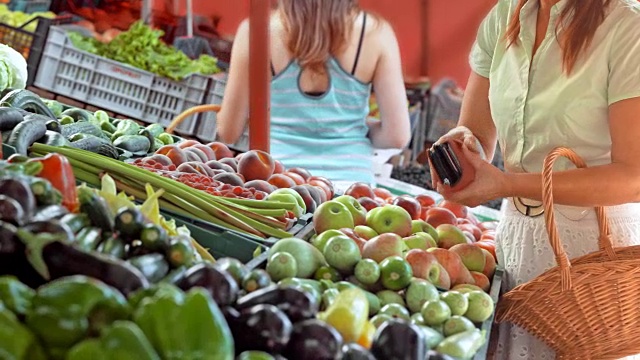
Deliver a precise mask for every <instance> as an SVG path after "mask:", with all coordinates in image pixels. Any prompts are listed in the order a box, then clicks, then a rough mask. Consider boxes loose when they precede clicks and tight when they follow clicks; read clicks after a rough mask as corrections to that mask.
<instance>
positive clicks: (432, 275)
mask: <svg viewBox="0 0 640 360" xmlns="http://www.w3.org/2000/svg"><path fill="white" fill-rule="evenodd" d="M346 193H347V194H353V195H363V194H367V195H370V196H371V198H374V199H375V198H379V199H381V200H379V202H376V201H375V200H371V203H368V202H367V201H362V199H365V200H366V198H364V197H360V199H356V198H354V197H353V196H351V195H342V196H339V197H337V198H335V199H333V200H330V201H327V202H325V203H323V204H322V205H320V206H319V207H318V208H317V209H316V211H315V213H314V217H313V227H314V229H315V235H313V236H312V237H311V238H310V239H309V241H308V242H307V241H304V240H301V239H295V238H293V239H283V240H280V241H278V242H277V243H276V244H275V245H274V246H273V247H272V248H271V249H270V251H269V254H268V260H267V264H266V271H267V272H268V273H269V275H270V276H271V277H272V279H274V280H277V281H279V283H280V284H294V285H298V286H301V287H302V288H304V289H306V290H307V291H308V292H309V293H311V294H312V295H313V296H314V297H315V298H317V299H321V306H322V308H324V309H327V311H329V309H331V307H332V304H333V302H334V301H335V299H336V297H338V296H340V295H341V294H342V293H343V292H344V291H345V290H348V289H353V288H356V289H359V290H360V291H361V293H362V294H363V295H364V296H362V299H364V300H365V303H366V304H365V305H363V307H364V308H366V309H367V311H368V313H367V316H368V317H367V318H365V320H366V321H365V320H362V321H360V320H358V318H356V316H357V315H356V314H355V313H354V312H351V313H341V314H340V316H336V317H329V319H331V320H329V322H330V323H331V324H332V325H334V326H335V327H336V328H337V329H338V330H339V331H341V332H342V335H343V336H347V337H350V338H352V339H360V341H361V343H363V344H365V345H366V344H367V343H366V339H367V334H372V333H373V332H374V331H375V328H378V329H381V328H382V326H384V325H385V324H387V323H388V322H389V321H391V320H395V321H400V322H402V323H406V324H409V323H411V324H413V325H415V326H417V329H419V330H420V332H421V334H422V335H421V337H420V338H421V339H423V341H424V342H425V343H426V344H427V346H428V347H429V348H431V349H436V350H437V351H438V352H439V353H442V354H447V355H450V356H454V357H456V358H463V359H466V358H470V357H471V356H473V355H474V354H475V353H476V352H477V350H478V349H479V348H480V347H481V346H482V345H483V344H484V343H485V336H484V334H483V333H482V332H481V331H480V330H479V329H478V328H477V326H479V325H480V324H481V323H482V322H483V321H485V320H487V319H489V318H490V317H491V315H492V313H493V310H494V306H495V304H494V303H493V300H492V298H491V297H490V296H489V295H488V294H487V292H488V291H489V289H490V280H489V279H491V278H492V277H493V273H494V271H495V268H496V261H495V254H494V253H493V245H492V244H491V245H490V244H489V242H492V241H493V240H491V238H492V236H493V232H494V230H493V228H494V227H495V225H496V224H495V223H494V222H487V223H478V222H477V220H475V218H474V217H473V215H471V213H470V212H468V210H467V208H466V207H464V206H461V205H458V204H453V203H450V202H443V203H441V204H439V205H436V204H435V202H434V200H433V199H431V198H430V197H428V196H427V195H423V196H419V197H418V199H415V198H411V197H408V196H401V197H395V198H394V197H392V196H390V194H387V193H386V190H383V189H375V193H374V190H373V189H371V188H369V187H368V186H366V185H364V184H354V185H353V186H352V187H351V188H349V189H348V190H347V191H346ZM376 193H377V194H378V195H379V196H376ZM387 195H389V197H388V198H386V199H385V198H383V197H386V196H387ZM367 198H368V197H367ZM371 198H369V199H371ZM359 200H360V201H361V202H363V203H365V204H366V205H371V207H370V210H369V211H367V209H366V208H365V207H363V206H362V205H361V202H359ZM387 202H389V203H387ZM421 203H422V204H424V206H423V205H422V204H421ZM393 204H396V205H393ZM423 208H424V210H423ZM407 209H408V210H409V211H407ZM452 210H453V211H452ZM423 219H424V220H423ZM481 229H484V230H481ZM481 239H482V241H478V240H481ZM353 301H355V300H353ZM354 308H355V309H357V308H358V307H355V306H354ZM396 326H397V325H396ZM403 345H406V344H403ZM401 348H402V347H400V349H401ZM414 349H415V347H411V346H408V345H406V347H405V351H409V352H410V351H414ZM390 351H391V350H390ZM397 351H400V350H397ZM387 356H392V355H391V354H390V353H387Z"/></svg>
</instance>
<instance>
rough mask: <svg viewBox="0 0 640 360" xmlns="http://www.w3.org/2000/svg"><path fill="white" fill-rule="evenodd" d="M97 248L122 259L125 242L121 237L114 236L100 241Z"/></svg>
mask: <svg viewBox="0 0 640 360" xmlns="http://www.w3.org/2000/svg"><path fill="white" fill-rule="evenodd" d="M97 250H98V252H101V253H103V254H105V255H111V256H113V257H117V258H118V259H122V258H124V254H125V243H124V241H122V240H121V239H119V238H117V237H113V236H112V237H109V238H107V239H106V240H104V241H103V242H102V243H100V245H98V249H97Z"/></svg>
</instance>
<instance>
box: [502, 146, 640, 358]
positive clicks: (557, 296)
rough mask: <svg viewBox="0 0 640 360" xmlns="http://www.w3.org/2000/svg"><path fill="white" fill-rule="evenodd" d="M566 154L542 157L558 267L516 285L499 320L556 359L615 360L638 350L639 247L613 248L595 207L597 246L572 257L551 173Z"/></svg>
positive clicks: (568, 152)
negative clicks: (563, 239)
mask: <svg viewBox="0 0 640 360" xmlns="http://www.w3.org/2000/svg"><path fill="white" fill-rule="evenodd" d="M560 156H564V157H567V158H569V159H570V160H571V161H572V162H573V163H574V164H576V165H577V166H578V167H581V168H582V167H585V166H586V165H585V163H584V162H583V161H582V159H580V157H578V155H577V154H575V153H574V152H573V151H572V150H569V149H567V148H557V149H555V150H553V151H552V152H551V153H550V154H549V155H548V156H547V158H546V159H545V162H544V169H543V174H542V176H543V203H544V208H545V212H544V214H545V222H546V226H547V232H548V234H549V241H550V243H551V246H552V248H553V252H554V254H555V255H556V261H557V263H558V266H557V267H554V268H553V269H550V270H548V271H546V272H545V273H543V274H542V275H540V276H538V277H536V278H535V279H533V280H531V281H529V282H527V283H525V284H522V285H519V286H517V287H516V288H514V289H513V290H511V291H509V292H508V293H506V294H505V295H504V296H503V297H502V299H501V300H500V304H499V306H498V310H497V317H496V319H497V321H498V322H504V321H509V322H512V323H514V324H516V325H518V326H520V327H522V328H523V329H525V330H527V331H528V332H529V333H531V334H532V335H534V336H536V337H537V338H539V339H540V340H542V341H544V342H545V343H546V344H547V345H548V346H549V347H551V348H552V349H554V350H555V351H556V354H557V358H558V359H583V360H584V359H598V360H605V359H619V358H622V357H624V356H629V355H634V354H638V353H640V341H638V337H639V336H640V301H639V300H638V296H640V246H629V247H623V248H616V249H614V248H613V246H612V244H611V239H610V232H609V224H608V220H607V217H606V213H605V209H604V208H602V207H597V208H596V214H597V218H598V225H599V230H600V239H599V246H600V250H599V251H597V252H594V253H591V254H588V255H585V256H581V257H579V258H576V259H572V260H571V261H570V260H569V259H568V257H567V254H566V252H565V251H564V249H563V247H562V244H561V242H560V239H559V237H558V231H557V225H556V222H555V217H554V212H553V194H552V181H551V172H552V168H553V163H554V162H555V160H556V159H557V158H558V157H560Z"/></svg>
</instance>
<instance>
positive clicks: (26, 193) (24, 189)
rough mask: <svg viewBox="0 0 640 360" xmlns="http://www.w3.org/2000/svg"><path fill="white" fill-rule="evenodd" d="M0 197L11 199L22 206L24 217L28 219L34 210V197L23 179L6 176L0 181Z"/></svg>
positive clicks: (29, 186)
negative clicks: (4, 196)
mask: <svg viewBox="0 0 640 360" xmlns="http://www.w3.org/2000/svg"><path fill="white" fill-rule="evenodd" d="M0 195H6V196H8V197H11V198H13V199H14V200H16V201H17V202H18V203H20V205H21V206H22V210H24V216H25V217H26V219H30V218H31V217H32V216H33V213H34V212H35V210H36V197H35V196H34V195H33V192H32V191H31V185H30V184H29V183H27V182H26V181H25V180H24V179H21V178H18V177H11V176H6V177H3V178H2V179H0Z"/></svg>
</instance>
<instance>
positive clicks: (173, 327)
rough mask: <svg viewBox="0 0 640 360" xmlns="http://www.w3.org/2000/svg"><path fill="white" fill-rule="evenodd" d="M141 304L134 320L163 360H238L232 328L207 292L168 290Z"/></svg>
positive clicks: (148, 298)
mask: <svg viewBox="0 0 640 360" xmlns="http://www.w3.org/2000/svg"><path fill="white" fill-rule="evenodd" d="M176 290H177V289H176ZM139 304H140V305H139V307H138V308H137V309H136V310H135V311H134V314H133V320H134V321H135V323H136V324H138V326H140V329H142V331H143V332H144V333H145V335H146V336H147V338H148V339H149V341H150V342H151V344H153V347H154V348H155V349H156V351H158V353H159V354H160V357H161V358H162V359H163V360H174V359H175V360H177V359H180V360H196V359H197V360H233V359H234V343H233V336H232V335H231V330H230V329H229V325H228V324H227V321H226V320H225V318H224V316H223V315H222V312H221V311H220V309H219V308H218V305H216V303H215V302H214V301H213V299H212V298H211V296H210V295H209V294H208V293H207V292H206V291H204V290H203V289H198V288H196V289H193V290H191V291H189V292H188V293H187V294H184V293H182V292H181V291H180V290H177V291H168V290H166V289H165V290H163V291H158V292H157V293H156V294H155V295H153V296H151V297H147V298H145V299H143V300H142V301H141V302H140V303H139Z"/></svg>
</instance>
